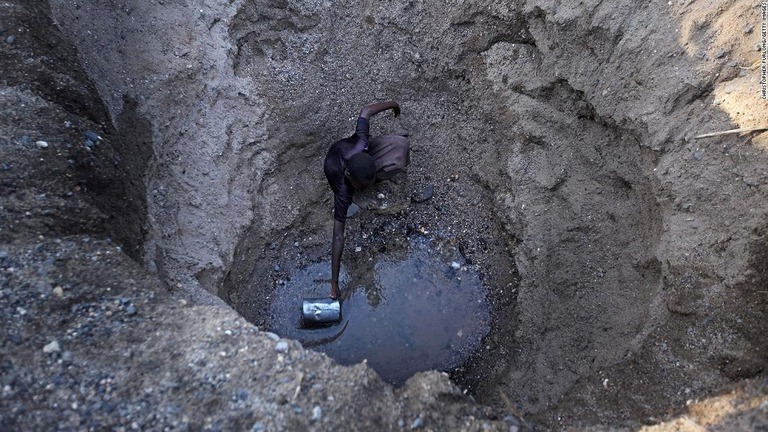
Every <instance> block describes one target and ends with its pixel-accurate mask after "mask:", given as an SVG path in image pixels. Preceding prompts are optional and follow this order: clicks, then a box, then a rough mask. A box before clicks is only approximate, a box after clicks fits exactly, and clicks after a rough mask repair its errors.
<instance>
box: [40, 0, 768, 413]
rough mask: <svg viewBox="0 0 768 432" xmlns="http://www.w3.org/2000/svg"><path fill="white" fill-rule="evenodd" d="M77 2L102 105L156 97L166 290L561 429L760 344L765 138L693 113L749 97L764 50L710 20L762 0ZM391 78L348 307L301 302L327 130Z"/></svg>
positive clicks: (152, 175) (316, 260) (324, 197)
mask: <svg viewBox="0 0 768 432" xmlns="http://www.w3.org/2000/svg"><path fill="white" fill-rule="evenodd" d="M76 3H77V4H78V5H81V6H83V7H82V8H74V7H73V8H64V7H62V6H53V13H54V16H55V17H56V20H57V23H58V24H59V25H60V26H61V27H62V29H63V31H64V33H66V34H67V35H69V37H71V38H72V40H73V42H74V43H75V45H77V46H78V49H79V51H80V52H79V55H80V56H81V58H82V59H83V60H82V62H83V64H86V66H85V68H86V70H87V71H88V72H89V74H90V77H91V79H92V80H93V81H94V83H95V86H96V87H97V89H98V90H99V93H100V94H101V95H102V98H103V99H104V103H105V105H106V106H107V108H108V109H109V111H110V113H111V115H112V117H113V120H114V119H115V118H117V117H118V116H119V115H120V114H121V113H123V112H125V111H126V110H130V113H131V115H132V116H141V117H142V119H139V120H136V119H134V121H132V122H131V123H130V124H129V125H127V126H126V127H125V128H123V129H120V128H118V131H117V132H115V133H120V134H131V133H141V134H142V135H141V136H151V137H152V140H153V141H152V144H151V147H152V149H151V150H152V159H151V161H150V162H149V163H147V164H146V165H145V166H144V165H142V167H141V168H143V169H144V170H145V171H144V177H143V182H142V184H140V185H135V187H137V188H139V189H141V190H143V192H145V193H146V197H147V206H146V207H147V208H146V211H147V213H148V215H149V216H148V218H147V221H148V222H147V231H146V235H145V236H144V238H143V239H142V242H141V243H142V247H141V248H136V250H137V251H138V252H137V255H139V256H140V259H141V260H142V261H143V262H144V263H145V265H146V266H147V267H148V268H150V269H151V270H153V271H156V272H157V273H158V274H159V275H160V276H161V277H162V278H163V280H165V281H166V282H167V283H168V285H169V286H171V287H173V288H174V289H180V290H184V289H187V290H190V291H195V292H197V293H207V294H206V295H208V294H212V295H215V296H216V297H217V298H220V299H222V300H224V301H225V302H226V303H227V304H229V305H230V306H232V307H233V308H234V309H235V310H237V311H238V312H239V313H240V314H242V315H243V316H244V317H246V318H247V319H248V320H249V321H251V322H253V323H255V324H256V325H258V326H259V327H260V328H262V329H266V330H270V331H272V332H274V333H276V334H278V335H280V336H283V337H287V338H291V339H296V340H299V341H301V342H302V343H303V344H304V345H305V346H307V347H308V348H311V349H315V350H319V351H322V352H325V353H327V354H328V355H329V356H331V357H332V358H334V359H336V360H337V361H338V362H339V363H341V364H356V363H359V362H362V361H367V363H368V364H369V365H370V366H371V367H372V368H373V369H374V370H376V371H377V372H378V373H379V374H380V375H381V376H382V378H384V379H385V380H387V381H389V382H391V383H393V384H395V385H401V384H403V383H404V382H405V381H406V380H407V379H408V378H409V377H410V376H411V375H412V374H413V373H415V372H417V371H420V370H424V369H437V370H442V371H446V372H449V373H450V374H451V377H452V379H453V380H454V381H455V382H456V383H458V384H459V385H461V386H462V387H463V388H464V389H466V390H467V391H468V392H470V393H471V394H473V395H474V396H475V397H476V399H477V400H478V401H480V402H481V403H484V404H489V405H493V406H496V407H500V408H503V409H507V410H510V411H514V412H518V413H523V414H524V415H525V416H527V417H529V418H531V417H532V418H535V419H536V421H538V422H541V423H543V424H545V425H548V426H550V427H553V428H554V427H558V426H563V427H565V426H568V425H584V424H616V425H624V424H631V425H637V424H642V423H653V422H655V421H657V420H658V417H657V416H658V415H659V414H658V413H666V412H679V411H680V410H682V409H683V407H685V403H686V401H687V400H689V399H693V398H704V397H707V396H708V395H711V394H712V392H713V389H717V388H720V387H721V386H723V385H726V384H728V383H731V382H733V381H738V380H742V379H749V378H754V377H757V376H761V374H762V373H763V371H764V370H765V362H766V354H767V353H768V351H767V350H768V348H766V347H768V343H766V340H765V335H766V334H768V328H767V325H766V322H767V321H766V320H765V312H766V304H767V303H766V297H765V294H764V292H765V291H764V287H761V284H763V283H764V282H765V280H767V278H768V277H767V276H766V272H767V271H768V270H766V267H765V259H764V258H765V251H766V248H767V246H766V240H765V230H766V228H765V227H766V226H768V222H766V221H767V220H768V219H766V217H765V215H766V210H767V209H768V204H767V203H768V200H766V199H765V198H766V192H765V190H764V188H762V186H761V185H762V184H763V180H765V179H766V175H765V172H764V170H763V169H762V168H761V167H762V166H765V162H767V161H768V158H766V155H765V151H764V149H765V148H767V147H766V145H765V137H764V136H763V137H760V136H758V135H752V136H751V137H750V138H749V139H747V140H746V141H745V140H739V141H737V140H729V136H726V137H725V138H722V137H721V138H717V139H716V140H715V141H700V140H697V139H696V138H694V135H696V132H697V131H703V130H711V129H713V128H719V129H728V128H729V124H730V122H743V121H744V118H743V116H742V113H743V112H744V110H741V111H738V110H737V109H736V108H734V109H733V110H731V109H730V108H729V107H731V106H732V104H733V103H734V102H732V99H733V98H736V96H737V95H741V92H746V90H744V89H747V88H749V86H751V85H752V84H754V74H750V73H749V72H746V73H743V72H741V70H742V69H738V68H735V67H732V66H728V62H726V61H720V60H721V59H722V58H723V56H729V57H728V59H733V60H732V61H737V62H738V61H742V60H744V61H746V59H747V58H751V57H750V55H751V54H754V53H750V52H747V51H745V49H744V48H740V47H744V46H747V45H748V44H746V43H745V44H740V43H737V42H732V41H730V42H729V40H728V39H727V38H725V37H721V36H720V35H725V34H733V32H730V31H731V30H732V29H733V28H736V27H739V28H741V25H740V24H738V25H737V23H738V22H740V21H739V19H738V18H739V17H742V16H749V17H752V15H750V14H753V13H754V10H753V8H752V7H751V6H750V5H749V4H748V3H749V2H735V3H733V4H731V5H730V6H729V7H728V8H725V9H723V10H722V11H720V12H718V13H719V14H720V15H719V16H720V18H722V19H721V21H719V22H718V25H719V26H720V27H715V26H713V27H711V28H710V27H707V26H703V27H702V26H701V25H699V24H696V23H700V22H701V20H702V19H703V18H702V16H700V15H701V12H699V11H697V10H695V9H694V8H689V7H688V6H685V5H684V6H681V5H670V7H669V8H658V9H654V10H650V9H647V8H645V7H643V6H641V5H634V4H632V5H624V6H619V5H616V6H611V5H602V4H601V5H598V6H595V7H594V8H591V9H590V8H587V7H586V6H584V9H583V10H581V9H579V10H573V11H571V12H566V11H565V10H563V8H564V7H563V8H560V7H558V6H554V5H550V4H548V3H547V4H544V3H546V2H528V3H525V4H523V3H522V2H521V3H520V4H517V3H516V4H511V5H509V4H507V2H489V3H488V4H484V5H482V6H481V5H455V6H451V7H448V8H445V7H436V6H435V5H429V4H414V3H407V4H402V5H387V4H377V5H373V4H367V5H364V4H354V5H352V4H350V5H347V6H348V7H347V8H344V9H345V10H343V11H341V10H337V9H334V8H331V7H329V6H330V5H329V4H326V3H323V2H308V3H305V4H296V3H294V2H280V1H277V2H269V1H266V2H230V3H229V4H226V5H224V4H223V3H226V2H222V4H220V5H217V6H215V7H214V6H212V5H206V6H204V7H203V8H202V9H199V10H198V9H194V10H192V9H191V8H181V9H174V8H173V7H172V6H171V5H166V4H163V2H159V4H157V5H155V4H152V5H148V4H147V5H141V6H136V7H133V8H130V13H129V11H128V10H127V9H126V10H123V9H120V8H117V7H112V6H108V5H95V4H92V2H90V1H78V2H76ZM529 3H530V4H529ZM85 6H88V7H85ZM149 17H158V18H157V19H152V20H150V19H149ZM82 20H87V21H89V22H106V23H111V25H110V26H104V28H102V29H96V30H94V29H90V30H89V31H88V32H86V31H85V30H84V28H83V26H81V25H79V24H78V22H82ZM709 21H711V20H709ZM178 22H183V23H186V26H182V28H183V29H182V30H179V31H178V32H171V31H170V30H168V29H169V28H179V26H178V25H175V23H178ZM168 23H174V25H168ZM340 25H342V26H343V27H344V28H347V29H349V31H347V32H338V31H335V29H337V28H339V26H340ZM110 28H119V29H121V32H120V34H115V33H113V32H111V31H109V29H110ZM639 29H650V30H642V31H641V30H639ZM680 30H683V31H682V32H681V31H680ZM708 32H709V33H708ZM729 32H730V33H729ZM737 33H738V32H737ZM372 34H375V35H377V36H376V37H371V35H372ZM683 35H684V36H683ZM737 36H738V38H744V37H746V36H745V34H740V35H737ZM705 37H710V38H712V40H714V41H715V42H713V43H714V44H716V45H717V46H713V47H711V48H704V47H701V46H699V45H697V41H700V40H703V39H705ZM734 37H736V36H734ZM739 40H740V39H739ZM159 41H166V42H164V43H160V42H159ZM566 41H568V42H567V43H566ZM707 49H709V51H707ZM697 50H698V51H697ZM718 50H724V52H725V53H727V54H723V55H721V56H720V57H718V53H719V51H718ZM352 53H367V54H368V55H366V56H362V58H361V57H360V56H355V55H352ZM700 54H701V55H703V57H701V55H700ZM137 59H138V60H137ZM147 71H151V72H150V73H147ZM681 71H684V72H681ZM662 76H663V77H665V79H663V80H662V79H661V78H659V77H662ZM723 86H731V87H732V88H731V87H729V89H730V91H729V92H723V91H722V90H721V89H722V88H723ZM122 95H127V96H129V97H127V98H123V97H122ZM728 95H733V96H728ZM382 99H395V100H397V101H398V102H399V103H400V104H401V107H402V116H401V117H400V118H398V119H393V118H392V117H391V116H389V115H388V114H387V113H382V114H380V115H379V116H377V117H374V118H373V119H372V124H373V131H372V132H373V134H383V133H407V134H408V135H409V136H410V139H411V142H412V154H411V160H412V162H411V166H410V167H409V169H408V172H407V174H406V175H405V176H404V177H403V178H401V179H399V182H397V183H391V182H390V183H386V184H382V185H380V186H377V189H376V190H375V191H373V192H371V193H372V195H371V197H372V198H371V199H369V202H370V203H371V205H370V206H369V208H368V209H366V210H364V211H363V212H361V214H360V215H359V216H358V217H356V218H355V219H352V220H350V221H349V223H348V224H347V241H346V245H345V251H344V258H343V263H344V269H345V271H344V273H345V276H344V289H345V290H346V294H347V295H348V298H347V299H346V301H345V302H344V308H343V311H342V312H343V316H344V320H343V321H342V323H341V324H340V325H339V326H335V327H331V328H325V329H317V330H307V329H304V328H301V326H300V325H299V324H298V318H299V316H300V315H299V310H300V309H299V307H300V299H301V298H302V297H308V296H322V295H323V294H324V293H325V292H327V290H328V288H329V286H328V284H327V283H326V282H325V280H327V279H328V275H327V272H328V269H329V267H330V266H329V263H328V260H329V252H330V233H331V224H332V218H331V208H332V204H331V198H332V196H331V193H330V190H329V189H328V187H327V184H326V182H325V178H324V176H323V173H322V160H323V157H324V156H325V152H326V151H327V149H328V147H329V146H330V145H331V144H332V143H333V142H334V141H335V140H337V139H339V138H342V137H344V136H347V135H348V134H349V133H351V130H352V127H353V126H354V120H355V118H356V116H357V113H358V112H359V109H360V108H361V107H362V106H363V105H365V104H367V103H370V102H373V101H376V100H382ZM126 101H128V102H126ZM715 102H717V103H715ZM755 103H762V102H755ZM729 104H730V105H729ZM737 111H738V112H737ZM766 112H768V110H762V111H760V110H754V109H752V110H750V113H751V114H750V115H751V116H752V119H753V120H755V119H756V120H767V119H765V116H766V114H765V113H766ZM723 166H727V167H728V169H727V170H724V169H722V167H723ZM428 186H433V187H434V196H433V197H432V198H431V199H429V200H426V201H423V202H416V201H415V200H412V199H411V197H412V196H413V194H418V193H419V191H421V190H424V188H425V187H428ZM379 196H381V197H383V198H378V197H379ZM384 204H386V205H384ZM143 220H144V219H140V220H139V222H137V223H138V224H141V223H142V222H141V221H143ZM129 228H130V229H131V230H132V231H131V232H141V230H140V229H138V228H137V227H136V226H130V227H129ZM116 230H117V231H120V229H119V228H116ZM201 297H205V295H202V294H201ZM393 365H396V367H393Z"/></svg>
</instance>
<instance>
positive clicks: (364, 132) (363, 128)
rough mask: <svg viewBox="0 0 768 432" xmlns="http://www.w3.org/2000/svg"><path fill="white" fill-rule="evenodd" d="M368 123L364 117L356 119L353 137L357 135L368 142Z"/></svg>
mask: <svg viewBox="0 0 768 432" xmlns="http://www.w3.org/2000/svg"><path fill="white" fill-rule="evenodd" d="M370 128H371V126H370V122H369V121H368V119H367V118H365V117H358V118H357V126H355V135H357V136H358V137H359V138H364V139H365V141H366V142H367V141H368V137H369V136H370Z"/></svg>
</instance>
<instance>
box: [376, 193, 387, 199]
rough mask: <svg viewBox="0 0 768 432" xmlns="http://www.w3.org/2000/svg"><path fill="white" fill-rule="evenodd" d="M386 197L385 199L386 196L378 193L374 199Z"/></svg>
mask: <svg viewBox="0 0 768 432" xmlns="http://www.w3.org/2000/svg"><path fill="white" fill-rule="evenodd" d="M386 197H387V196H386V195H384V194H383V193H379V194H378V195H376V198H378V199H384V198H386Z"/></svg>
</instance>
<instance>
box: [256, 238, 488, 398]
mask: <svg viewBox="0 0 768 432" xmlns="http://www.w3.org/2000/svg"><path fill="white" fill-rule="evenodd" d="M400 255H401V256H400V257H398V258H394V257H393V256H390V255H387V254H382V255H380V256H378V257H377V258H376V260H375V262H372V265H371V266H370V267H369V268H367V269H361V268H356V269H354V270H352V271H350V273H351V274H352V277H347V275H346V274H342V286H346V288H347V289H349V288H350V287H354V289H352V290H351V293H349V295H348V297H347V299H346V300H345V301H344V302H343V303H342V310H341V313H342V322H341V323H340V324H339V325H336V326H331V327H327V328H320V329H303V328H301V300H302V298H303V297H321V296H323V295H325V294H326V293H327V292H328V286H327V284H318V283H317V282H316V280H318V279H324V280H327V279H329V269H330V264H329V263H327V262H323V263H318V264H314V265H312V266H310V267H308V268H306V269H303V270H302V271H300V272H298V273H297V274H293V275H291V280H290V282H288V283H287V284H286V285H285V286H282V287H280V288H279V289H278V291H277V292H276V294H275V296H274V297H273V299H274V303H273V304H272V307H271V314H270V315H271V318H270V320H269V326H270V329H271V330H272V331H274V332H275V333H278V334H280V335H281V336H284V337H287V338H292V339H297V340H300V341H302V343H304V345H305V346H308V347H309V346H312V347H314V348H315V349H317V350H318V351H322V352H325V353H326V354H328V355H329V356H331V357H332V358H334V359H335V360H336V361H337V362H339V363H340V364H354V363H359V362H361V361H362V360H363V359H367V360H368V364H369V365H370V366H371V367H372V368H373V369H374V370H376V371H377V372H378V373H379V375H381V376H382V378H384V379H385V380H387V381H389V382H391V383H394V384H401V383H403V382H404V381H405V380H406V379H407V378H409V377H410V376H411V375H413V374H414V373H416V372H418V371H423V370H429V369H437V370H445V371H447V370H450V369H452V368H455V367H457V366H459V365H460V364H461V363H463V362H464V361H466V360H467V358H468V357H469V355H470V354H471V353H472V352H473V351H474V350H475V349H477V347H478V346H479V344H480V340H481V339H482V338H483V336H485V335H486V334H487V333H488V321H489V314H488V304H487V301H486V295H485V289H484V288H483V286H482V284H481V282H480V278H479V276H478V275H477V274H476V273H474V272H472V271H468V270H466V269H463V268H457V267H459V266H458V265H457V263H456V262H453V261H458V259H457V258H458V255H457V256H454V257H445V256H441V255H440V254H438V253H436V252H435V251H434V250H433V249H432V248H431V247H430V245H429V243H428V241H427V240H426V239H423V238H414V239H412V240H411V241H410V244H409V248H408V252H407V254H406V255H404V256H402V255H403V254H400ZM452 264H453V265H452Z"/></svg>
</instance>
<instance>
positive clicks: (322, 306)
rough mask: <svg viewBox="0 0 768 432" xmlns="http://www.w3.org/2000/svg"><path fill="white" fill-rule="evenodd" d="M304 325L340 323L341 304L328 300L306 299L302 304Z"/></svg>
mask: <svg viewBox="0 0 768 432" xmlns="http://www.w3.org/2000/svg"><path fill="white" fill-rule="evenodd" d="M301 309H302V316H303V318H304V324H305V325H317V324H329V323H333V322H338V321H341V303H339V301H338V300H333V299H330V298H307V299H304V303H303V304H302V308H301Z"/></svg>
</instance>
